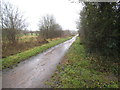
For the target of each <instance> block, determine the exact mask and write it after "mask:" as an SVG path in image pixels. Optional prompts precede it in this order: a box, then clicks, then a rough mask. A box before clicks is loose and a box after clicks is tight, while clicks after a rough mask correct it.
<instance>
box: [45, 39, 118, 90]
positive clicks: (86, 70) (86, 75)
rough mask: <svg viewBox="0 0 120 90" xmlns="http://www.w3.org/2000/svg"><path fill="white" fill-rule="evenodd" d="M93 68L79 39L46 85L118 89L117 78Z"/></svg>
mask: <svg viewBox="0 0 120 90" xmlns="http://www.w3.org/2000/svg"><path fill="white" fill-rule="evenodd" d="M93 66H94V63H92V62H91V58H90V57H89V58H88V57H87V56H86V54H85V50H84V47H83V46H82V45H80V41H79V39H77V40H76V41H75V42H74V43H73V45H72V47H71V48H70V50H69V52H68V53H67V54H66V56H65V57H64V60H63V61H62V62H61V64H60V65H58V67H57V71H56V72H55V73H54V74H53V76H52V78H51V80H50V81H48V82H46V84H47V85H49V86H51V87H54V88H118V81H117V78H116V77H114V76H112V75H111V74H110V73H106V72H100V71H99V70H96V69H95V68H94V67H93ZM96 67H97V65H96Z"/></svg>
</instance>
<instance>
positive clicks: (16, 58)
mask: <svg viewBox="0 0 120 90" xmlns="http://www.w3.org/2000/svg"><path fill="white" fill-rule="evenodd" d="M70 38H71V37H67V38H62V39H59V40H54V41H51V42H50V43H47V44H44V45H42V46H38V47H35V48H32V49H29V50H27V51H24V52H21V53H18V54H15V55H12V56H8V57H6V58H4V59H3V60H2V69H5V68H12V67H13V66H14V65H17V64H18V63H19V62H20V61H22V60H25V59H28V58H29V57H31V56H34V55H36V54H38V53H41V52H43V51H45V50H47V49H48V48H51V47H53V46H55V45H57V44H60V43H62V42H64V41H66V40H69V39H70Z"/></svg>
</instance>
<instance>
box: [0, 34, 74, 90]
mask: <svg viewBox="0 0 120 90" xmlns="http://www.w3.org/2000/svg"><path fill="white" fill-rule="evenodd" d="M75 39H76V36H75V37H73V38H72V39H70V40H68V41H66V42H64V43H61V44H59V45H57V46H55V47H52V48H50V49H48V50H47V51H45V52H43V53H41V54H38V55H37V56H33V57H31V58H29V59H28V60H25V61H23V62H21V63H20V64H19V65H18V66H17V67H15V68H14V69H8V70H7V69H6V70H4V71H3V77H2V80H3V82H2V85H3V88H44V87H47V86H45V84H44V82H45V81H47V80H48V79H49V78H50V77H51V75H52V74H53V73H54V71H55V70H56V67H57V65H58V64H59V62H60V61H61V60H62V58H63V56H64V54H65V53H66V51H67V50H68V49H69V47H70V46H71V45H72V43H73V42H74V41H75Z"/></svg>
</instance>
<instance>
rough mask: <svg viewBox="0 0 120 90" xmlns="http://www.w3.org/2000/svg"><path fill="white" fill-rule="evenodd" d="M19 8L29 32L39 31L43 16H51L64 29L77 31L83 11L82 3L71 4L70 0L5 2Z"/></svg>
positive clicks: (12, 0) (11, 0) (17, 0)
mask: <svg viewBox="0 0 120 90" xmlns="http://www.w3.org/2000/svg"><path fill="white" fill-rule="evenodd" d="M5 1H9V2H10V3H12V4H13V5H15V6H17V7H18V8H19V9H20V11H22V12H23V15H24V17H25V18H27V22H28V23H29V27H28V29H29V30H38V22H39V20H40V18H42V16H44V15H46V14H51V15H53V16H54V17H55V19H56V21H57V22H58V23H59V24H60V25H61V26H62V28H63V29H70V30H76V23H75V22H76V21H77V20H78V18H79V12H80V10H81V9H82V7H83V6H82V4H81V3H70V1H69V0H5Z"/></svg>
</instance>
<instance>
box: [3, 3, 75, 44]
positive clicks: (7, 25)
mask: <svg viewBox="0 0 120 90" xmlns="http://www.w3.org/2000/svg"><path fill="white" fill-rule="evenodd" d="M1 10H2V11H1V12H2V19H1V25H2V42H3V45H4V44H6V43H17V42H18V40H19V38H20V37H21V36H23V35H28V34H31V35H37V36H38V38H40V39H41V38H43V39H44V40H45V39H48V38H51V39H52V38H56V37H64V36H70V35H71V32H70V31H69V30H66V31H64V30H62V27H61V26H60V25H59V24H58V23H57V22H56V21H55V18H54V17H53V16H52V15H46V16H44V17H42V19H41V20H40V21H39V25H38V27H39V30H38V31H29V30H27V27H28V24H27V22H26V20H25V19H24V16H23V15H22V14H21V13H20V11H19V9H18V8H16V7H15V6H13V5H12V4H10V3H9V2H7V3H5V2H2V9H1ZM72 34H73V33H72Z"/></svg>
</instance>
